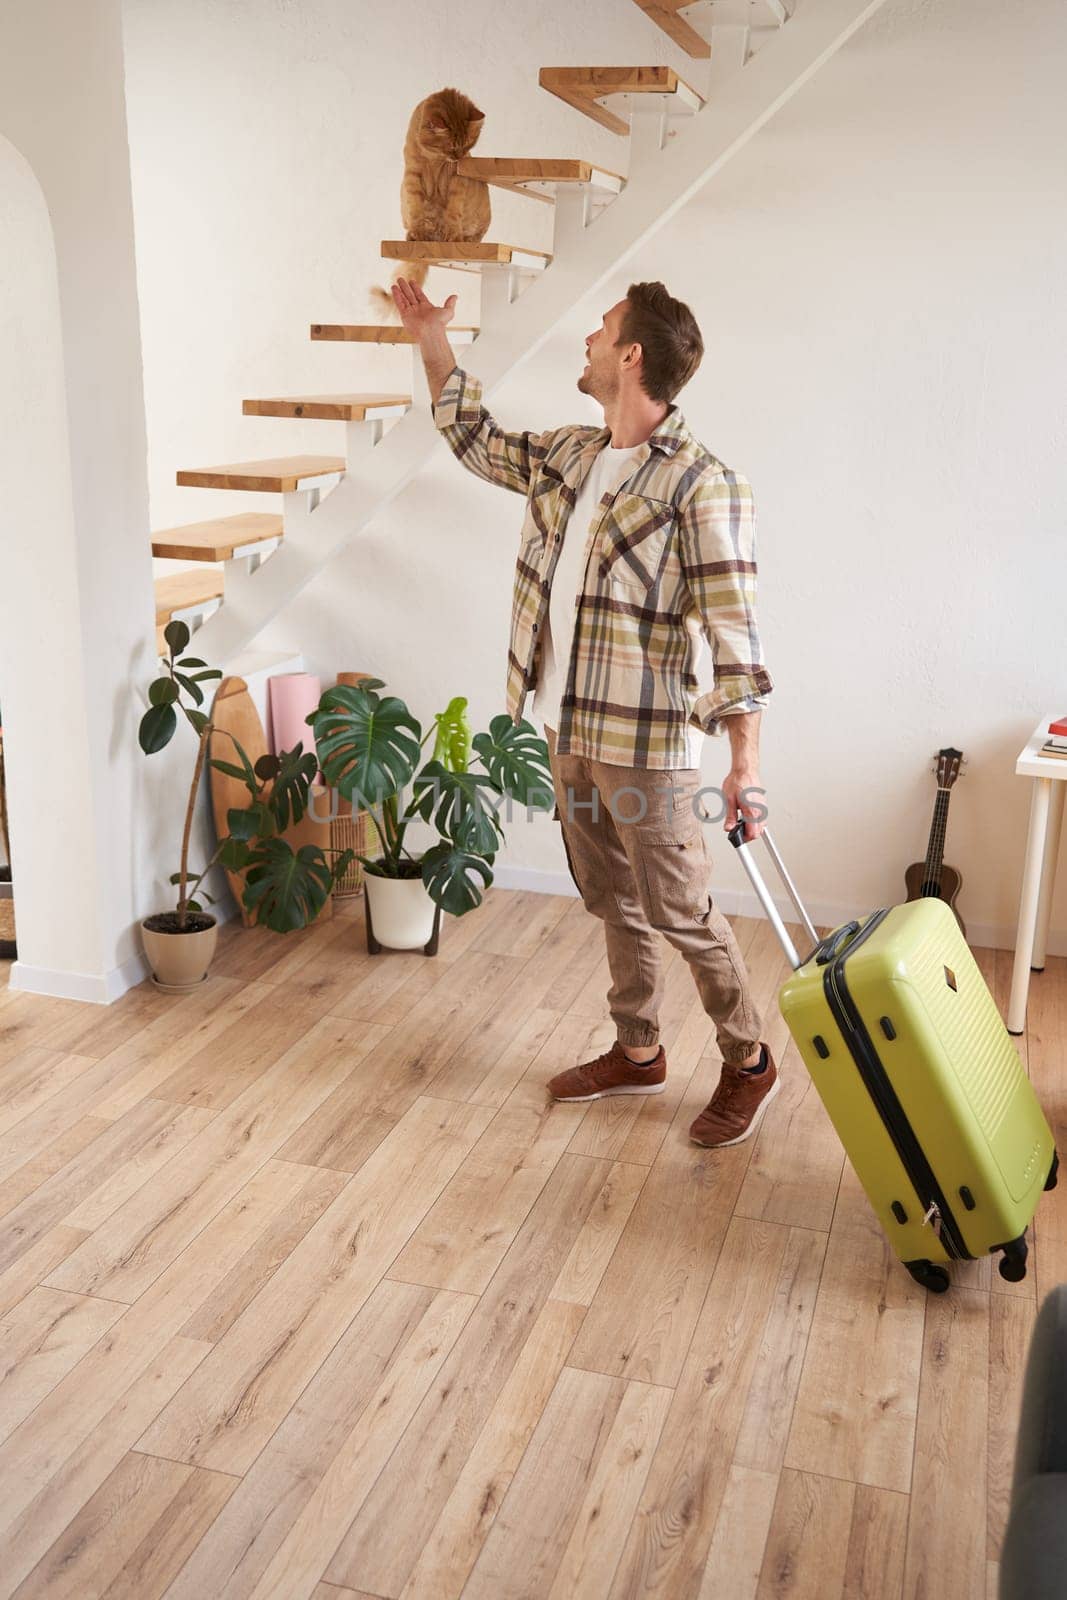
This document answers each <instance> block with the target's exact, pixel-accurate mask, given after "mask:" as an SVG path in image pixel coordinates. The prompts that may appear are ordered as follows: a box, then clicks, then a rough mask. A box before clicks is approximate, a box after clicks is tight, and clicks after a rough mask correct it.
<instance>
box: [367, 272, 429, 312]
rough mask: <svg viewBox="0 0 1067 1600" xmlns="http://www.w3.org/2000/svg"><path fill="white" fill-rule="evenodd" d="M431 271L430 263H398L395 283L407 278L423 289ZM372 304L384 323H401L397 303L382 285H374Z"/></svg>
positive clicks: (394, 274)
mask: <svg viewBox="0 0 1067 1600" xmlns="http://www.w3.org/2000/svg"><path fill="white" fill-rule="evenodd" d="M429 270H430V263H429V262H428V261H398V262H397V263H396V266H395V267H394V268H393V282H394V283H396V281H397V279H398V278H407V279H408V281H409V282H410V283H417V284H418V285H419V287H420V288H421V287H422V285H423V284H424V283H425V282H426V274H427V272H428V271H429ZM370 297H371V302H372V304H373V306H374V309H375V311H377V312H378V313H379V314H380V316H381V318H382V321H383V322H399V321H400V316H399V313H398V312H397V309H396V301H395V300H394V299H393V297H392V295H391V294H390V292H389V290H388V289H383V288H382V286H381V284H378V283H376V284H374V286H373V287H372V289H371V292H370Z"/></svg>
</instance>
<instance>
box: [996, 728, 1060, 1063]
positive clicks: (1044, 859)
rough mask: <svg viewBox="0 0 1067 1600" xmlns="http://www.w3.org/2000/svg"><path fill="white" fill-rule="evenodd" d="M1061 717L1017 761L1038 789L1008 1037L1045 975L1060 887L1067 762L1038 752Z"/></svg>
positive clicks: (1017, 1029)
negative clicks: (1033, 976)
mask: <svg viewBox="0 0 1067 1600" xmlns="http://www.w3.org/2000/svg"><path fill="white" fill-rule="evenodd" d="M1061 715H1062V712H1053V713H1052V714H1051V715H1050V716H1047V717H1042V719H1041V721H1040V722H1039V723H1038V725H1037V727H1036V728H1035V729H1034V731H1033V734H1032V735H1031V737H1030V739H1029V740H1028V741H1027V744H1026V746H1025V748H1024V749H1023V750H1021V751H1020V753H1019V759H1018V761H1016V763H1015V773H1016V776H1017V777H1020V778H1033V780H1034V789H1033V794H1032V796H1031V799H1030V832H1029V834H1028V835H1027V839H1026V865H1025V866H1024V867H1023V886H1022V893H1021V895H1020V896H1019V931H1018V933H1017V934H1016V937H1015V965H1014V967H1013V968H1012V975H1011V999H1010V1000H1009V1001H1008V1032H1009V1033H1016V1034H1018V1033H1022V1031H1023V1029H1024V1028H1025V1026H1026V997H1027V994H1028V992H1029V989H1030V973H1031V971H1034V972H1040V971H1042V969H1043V968H1044V965H1045V944H1046V942H1047V940H1048V922H1049V916H1050V914H1051V911H1052V893H1053V890H1054V889H1055V887H1056V859H1057V857H1058V855H1059V850H1060V831H1061V829H1062V826H1063V798H1064V794H1065V793H1067V760H1064V761H1061V760H1060V759H1059V758H1058V757H1056V756H1042V755H1040V754H1039V751H1040V749H1041V746H1042V745H1043V744H1044V742H1045V740H1046V739H1047V738H1048V725H1049V723H1050V722H1053V721H1055V720H1056V717H1058V716H1061ZM1057 780H1058V781H1057Z"/></svg>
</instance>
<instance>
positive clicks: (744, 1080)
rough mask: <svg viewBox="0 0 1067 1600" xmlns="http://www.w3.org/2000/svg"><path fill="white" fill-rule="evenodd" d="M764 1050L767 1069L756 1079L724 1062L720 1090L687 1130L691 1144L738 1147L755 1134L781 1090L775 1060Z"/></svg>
mask: <svg viewBox="0 0 1067 1600" xmlns="http://www.w3.org/2000/svg"><path fill="white" fill-rule="evenodd" d="M763 1049H764V1050H766V1052H767V1065H766V1067H765V1068H764V1070H763V1071H762V1072H760V1073H757V1074H756V1076H755V1077H753V1076H752V1074H751V1073H750V1072H745V1071H744V1069H743V1068H741V1067H735V1066H731V1064H730V1063H729V1062H728V1061H724V1062H723V1065H722V1076H721V1077H720V1079H719V1087H718V1088H717V1089H716V1091H715V1093H714V1094H713V1095H712V1097H711V1099H710V1100H709V1101H708V1103H707V1105H706V1106H705V1107H704V1109H703V1111H702V1112H701V1113H700V1115H699V1117H697V1119H696V1121H695V1122H694V1123H693V1124H692V1126H691V1127H690V1129H689V1137H690V1138H691V1139H692V1140H693V1142H694V1144H703V1145H707V1146H709V1147H713V1148H721V1147H722V1146H724V1145H729V1144H740V1143H741V1141H742V1139H747V1138H748V1137H749V1135H750V1134H753V1133H755V1131H756V1129H757V1128H758V1127H759V1125H760V1122H761V1121H762V1120H763V1113H764V1112H765V1111H766V1109H767V1107H768V1106H769V1105H770V1103H771V1101H772V1100H773V1099H774V1097H775V1095H776V1094H777V1093H778V1090H779V1088H780V1087H781V1085H780V1083H779V1080H778V1068H777V1067H776V1066H775V1064H774V1057H773V1056H772V1055H771V1052H770V1051H769V1050H767V1046H766V1045H764V1046H763Z"/></svg>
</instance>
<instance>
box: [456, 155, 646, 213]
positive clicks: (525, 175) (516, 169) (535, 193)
mask: <svg viewBox="0 0 1067 1600" xmlns="http://www.w3.org/2000/svg"><path fill="white" fill-rule="evenodd" d="M456 171H457V173H458V174H459V175H460V177H463V178H481V179H482V180H483V181H484V182H485V183H491V184H494V185H495V186H496V187H497V188H498V189H510V190H512V192H513V193H515V194H526V195H529V196H530V197H531V199H534V200H545V201H547V202H548V204H549V205H551V204H552V201H553V200H554V199H555V197H556V194H557V192H558V191H559V190H560V189H569V188H584V189H591V190H592V191H593V192H594V193H595V194H598V195H614V194H618V193H619V192H620V190H621V189H622V188H623V186H624V184H625V182H626V179H625V178H624V177H623V176H622V174H621V173H618V172H609V171H608V170H607V168H606V167H597V166H594V165H593V163H592V162H591V161H576V160H570V159H561V160H556V159H555V158H545V159H540V158H539V159H534V158H532V157H526V156H467V157H465V159H464V160H462V161H461V162H460V163H459V165H458V167H457V168H456Z"/></svg>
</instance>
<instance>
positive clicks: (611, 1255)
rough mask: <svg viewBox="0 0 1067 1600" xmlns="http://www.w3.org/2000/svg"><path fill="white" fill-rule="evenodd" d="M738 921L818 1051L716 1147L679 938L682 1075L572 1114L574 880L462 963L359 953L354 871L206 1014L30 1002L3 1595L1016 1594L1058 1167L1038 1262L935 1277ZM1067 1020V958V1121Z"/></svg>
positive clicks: (1035, 1006) (6, 1334) (493, 910)
mask: <svg viewBox="0 0 1067 1600" xmlns="http://www.w3.org/2000/svg"><path fill="white" fill-rule="evenodd" d="M735 926H736V928H737V931H738V935H739V938H740V940H741V944H742V948H743V949H744V950H745V954H746V959H747V961H748V964H749V967H750V970H751V972H752V975H753V981H754V983H755V986H756V990H757V993H758V995H759V997H760V999H761V1001H762V1002H763V1004H764V1007H765V1013H766V1017H767V1029H766V1032H767V1037H768V1038H769V1039H770V1041H771V1044H772V1047H773V1048H774V1049H775V1050H776V1052H777V1053H778V1055H779V1058H780V1059H783V1058H784V1078H783V1087H782V1092H781V1093H780V1095H779V1096H778V1098H777V1100H776V1101H775V1103H774V1105H773V1107H772V1108H771V1109H770V1111H769V1113H768V1116H767V1118H766V1120H765V1122H764V1125H763V1128H762V1130H761V1132H760V1135H759V1138H758V1139H757V1140H755V1141H749V1142H748V1143H746V1144H743V1145H739V1146H737V1147H736V1148H734V1149H730V1150H724V1151H721V1152H718V1153H716V1152H714V1151H709V1150H703V1149H701V1148H700V1147H698V1146H696V1145H694V1144H691V1143H690V1142H689V1141H688V1138H687V1129H688V1125H689V1123H690V1121H691V1120H692V1118H693V1117H694V1116H695V1114H696V1113H697V1112H698V1111H699V1110H700V1109H701V1107H702V1106H703V1105H704V1104H705V1103H706V1101H707V1100H708V1099H709V1098H710V1095H711V1093H712V1090H713V1088H714V1085H715V1082H716V1080H717V1077H718V1057H717V1053H716V1050H715V1044H714V1034H713V1031H712V1026H711V1022H710V1019H709V1018H707V1017H706V1016H705V1015H704V1013H703V1011H702V1010H701V1008H700V1005H699V1001H698V999H697V995H696V990H695V988H694V986H693V983H692V980H691V977H690V975H689V971H688V968H687V967H686V966H685V964H684V962H682V961H681V959H680V958H679V957H678V956H677V953H676V952H674V951H673V950H672V949H671V948H670V947H669V946H668V945H666V944H664V945H663V955H664V962H665V967H666V991H665V1000H664V1007H663V1012H662V1015H661V1023H662V1029H663V1035H664V1039H665V1043H666V1046H667V1051H668V1064H669V1077H668V1085H667V1091H666V1093H665V1094H663V1095H660V1096H656V1097H651V1098H649V1099H634V1098H629V1097H618V1098H615V1099H608V1100H604V1101H599V1102H593V1103H591V1104H585V1105H561V1104H556V1103H554V1102H551V1101H549V1100H548V1099H547V1097H546V1094H545V1088H544V1084H545V1081H546V1079H547V1078H549V1077H550V1076H551V1075H552V1074H553V1073H554V1072H557V1071H559V1070H560V1069H561V1068H562V1067H564V1066H568V1065H571V1064H573V1063H574V1062H576V1061H579V1060H582V1059H584V1058H586V1057H588V1056H589V1055H591V1054H594V1053H596V1052H597V1051H598V1050H600V1049H602V1048H605V1047H606V1045H607V1044H608V1043H609V1042H610V1040H611V1038H612V1037H613V1031H612V1028H611V1024H610V1021H609V1019H608V1016H607V1009H606V1002H605V998H604V996H605V991H606V989H607V987H608V981H609V980H608V976H607V970H606V964H605V961H604V958H603V944H602V934H601V928H600V925H599V923H597V922H596V921H595V920H594V919H593V918H592V917H590V916H589V915H588V913H586V912H585V910H584V908H583V907H582V905H581V904H580V902H578V901H576V900H572V899H568V898H564V897H552V896H541V895H534V894H528V893H521V892H517V891H508V890H501V889H497V888H494V889H493V890H491V891H490V893H489V895H488V897H487V899H486V902H485V904H484V905H483V906H482V907H481V908H479V910H478V911H477V912H476V913H474V914H472V915H470V916H467V917H464V918H461V919H458V920H452V919H446V924H445V927H444V928H443V930H442V941H441V948H440V953H439V955H438V956H437V957H435V958H429V959H428V958H426V957H424V956H422V955H421V954H419V953H389V954H383V955H380V956H377V957H368V956H367V954H366V945H365V939H364V931H363V912H362V901H361V900H356V901H349V902H347V903H346V904H345V905H344V906H339V907H338V914H337V915H336V916H335V917H334V918H333V920H332V921H330V922H327V923H324V924H323V925H322V926H319V927H315V928H312V929H309V930H307V931H306V932H304V933H301V934H298V935H295V936H288V937H285V938H282V937H279V936H276V935H273V934H270V933H268V932H265V931H261V930H251V931H247V930H242V929H241V928H239V927H238V926H235V925H234V924H229V925H227V926H226V927H225V928H224V929H223V930H222V934H221V938H220V947H219V954H218V957H217V960H216V963H215V966H214V968H213V972H212V975H211V977H210V979H209V981H208V982H207V983H205V984H204V986H203V989H202V991H201V992H200V993H198V994H197V995H195V996H191V997H188V998H176V997H173V996H167V995H163V994H160V993H158V992H157V991H156V990H155V989H154V988H153V987H152V986H151V985H150V984H144V985H142V986H141V987H140V988H139V989H137V990H134V991H132V992H131V993H129V994H127V995H126V996H125V997H124V998H123V999H122V1001H121V1002H119V1003H118V1004H116V1005H114V1006H111V1007H109V1008H107V1009H100V1008H97V1007H92V1006H87V1005H80V1004H78V1003H75V1002H70V1001H59V1000H48V999H43V998H39V997H36V996H29V995H23V994H18V993H12V992H11V991H10V990H8V989H6V988H2V989H0V1213H2V1215H3V1226H2V1227H0V1355H2V1359H0V1524H2V1527H0V1594H2V1595H3V1596H8V1595H17V1596H18V1597H19V1600H28V1597H29V1596H48V1597H50V1600H60V1597H66V1596H69V1597H71V1600H95V1597H98V1596H107V1597H108V1600H120V1597H121V1600H155V1597H157V1596H161V1595H167V1596H168V1597H169V1600H220V1597H226V1600H237V1597H242V1600H243V1597H254V1600H267V1597H271V1600H301V1597H305V1596H309V1597H312V1600H360V1597H363V1600H366V1597H368V1596H370V1597H373V1596H384V1597H390V1600H393V1597H397V1600H450V1597H454V1596H460V1595H462V1596H464V1597H465V1600H512V1597H514V1600H518V1597H527V1600H576V1597H577V1600H600V1597H604V1600H623V1597H636V1596H639V1595H640V1596H644V1595H654V1596H661V1597H669V1600H713V1597H714V1600H772V1597H774V1600H779V1597H787V1596H788V1597H790V1600H914V1597H917V1596H923V1597H936V1600H986V1596H989V1597H992V1596H993V1595H994V1593H995V1581H996V1563H997V1555H998V1548H999V1541H1000V1538H1001V1533H1002V1529H1003V1525H1004V1518H1005V1512H1006V1507H1007V1500H1008V1490H1009V1476H1010V1470H1011V1462H1012V1450H1013V1441H1014V1433H1015V1424H1016V1416H1017V1407H1018V1396H1019V1385H1020V1380H1021V1375H1022V1369H1023V1362H1024V1357H1025V1353H1026V1349H1027V1345H1028V1341H1029V1337H1030V1332H1031V1329H1032V1326H1033V1321H1034V1314H1035V1308H1036V1304H1037V1303H1038V1301H1039V1299H1040V1297H1042V1296H1043V1295H1044V1294H1045V1293H1046V1292H1047V1291H1048V1289H1049V1288H1050V1287H1051V1286H1052V1285H1053V1284H1054V1283H1056V1282H1058V1281H1060V1280H1061V1279H1064V1278H1067V1185H1061V1186H1060V1188H1059V1189H1058V1190H1057V1191H1056V1192H1055V1193H1053V1194H1050V1195H1048V1196H1046V1197H1045V1200H1044V1202H1043V1204H1042V1208H1041V1210H1040V1212H1039V1217H1038V1222H1037V1228H1036V1245H1035V1247H1034V1250H1033V1255H1032V1257H1031V1260H1032V1263H1033V1270H1032V1272H1031V1274H1030V1276H1029V1277H1028V1278H1027V1280H1026V1281H1025V1282H1024V1283H1022V1284H1019V1285H1011V1284H1007V1283H1005V1282H1004V1281H1003V1280H1002V1279H1001V1278H1000V1277H999V1276H998V1275H997V1274H996V1273H995V1271H991V1268H990V1264H989V1263H988V1262H983V1263H980V1264H972V1265H969V1266H968V1267H966V1268H964V1269H962V1270H961V1269H960V1268H957V1269H955V1286H954V1288H953V1290H952V1291H951V1292H950V1293H949V1294H947V1295H945V1296H942V1297H940V1298H932V1297H927V1296H926V1295H925V1294H924V1293H923V1292H922V1291H921V1290H920V1289H918V1288H917V1286H916V1285H915V1284H913V1283H912V1281H911V1279H910V1278H909V1277H908V1276H907V1274H906V1273H905V1272H904V1271H903V1270H902V1268H901V1267H900V1266H899V1265H898V1264H897V1263H896V1262H895V1260H893V1259H891V1257H890V1255H889V1252H888V1250H887V1248H886V1246H885V1244H884V1242H883V1239H882V1236H881V1234H880V1232H879V1230H878V1228H877V1226H876V1225H875V1224H874V1222H873V1219H872V1216H871V1214H870V1212H869V1210H868V1207H867V1203H866V1201H865V1199H864V1196H863V1194H862V1192H861V1191H860V1189H859V1187H858V1185H857V1183H856V1181H855V1178H854V1177H853V1175H852V1173H851V1171H850V1169H849V1168H848V1167H847V1166H846V1165H845V1163H844V1161H843V1157H842V1153H841V1149H840V1147H839V1144H838V1142H837V1139H836V1137H835V1135H834V1133H833V1131H832V1129H831V1127H830V1125H829V1123H828V1121H827V1118H826V1115H825V1113H824V1112H823V1110H822V1108H821V1106H820V1104H819V1102H818V1100H817V1099H816V1097H815V1095H814V1093H813V1091H812V1089H811V1088H810V1086H809V1084H808V1082H807V1080H806V1076H805V1073H804V1071H803V1069H802V1068H801V1066H800V1063H799V1061H798V1059H797V1057H796V1055H795V1052H794V1051H792V1050H791V1049H787V1048H786V1045H787V1039H786V1034H785V1029H784V1026H783V1024H782V1022H781V1019H780V1017H778V1015H777V1011H776V1008H775V1006H774V1003H773V996H774V994H775V991H776V988H777V986H778V984H779V982H780V981H781V979H782V977H783V976H784V965H783V961H782V958H781V956H780V954H779V953H778V950H777V947H776V945H775V944H774V942H773V939H772V936H771V933H770V930H769V929H768V928H767V927H766V926H765V925H763V924H760V923H757V922H755V921H746V920H739V921H737V922H736V924H735ZM977 955H978V958H979V960H980V962H981V964H982V966H983V969H984V971H985V972H986V974H987V977H988V978H989V979H990V981H991V982H992V984H993V986H994V989H995V991H996V992H997V994H998V998H999V999H1000V1001H1001V1003H1002V1004H1003V1002H1004V999H1005V998H1006V988H1007V983H1008V978H1009V969H1010V957H1009V956H1007V955H1005V954H1002V953H1000V952H991V951H978V952H977ZM0 970H2V969H0ZM1065 1041H1067V961H1065V960H1051V959H1050V961H1049V963H1048V969H1047V971H1046V972H1045V974H1044V975H1043V976H1042V977H1040V978H1035V979H1034V982H1033V985H1032V989H1031V1004H1030V1018H1029V1028H1028V1032H1027V1034H1026V1036H1025V1038H1023V1039H1021V1040H1019V1046H1020V1050H1021V1053H1022V1055H1023V1058H1024V1060H1026V1062H1027V1064H1028V1067H1029V1070H1030V1072H1031V1075H1032V1077H1033V1079H1034V1081H1035V1083H1036V1085H1037V1087H1038V1091H1039V1093H1040V1094H1041V1096H1042V1098H1043V1100H1044V1102H1045V1105H1046V1108H1047V1110H1048V1111H1049V1114H1050V1116H1051V1117H1052V1118H1053V1120H1054V1121H1055V1122H1056V1123H1057V1125H1058V1126H1057V1132H1058V1134H1059V1136H1060V1144H1061V1147H1063V1146H1064V1144H1065V1143H1067V1140H1065V1138H1064V1133H1065V1123H1067V1110H1065V1101H1064V1086H1065V1076H1064V1072H1063V1069H1062V1068H1061V1066H1060V1058H1061V1054H1062V1051H1063V1047H1064V1043H1065Z"/></svg>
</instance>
